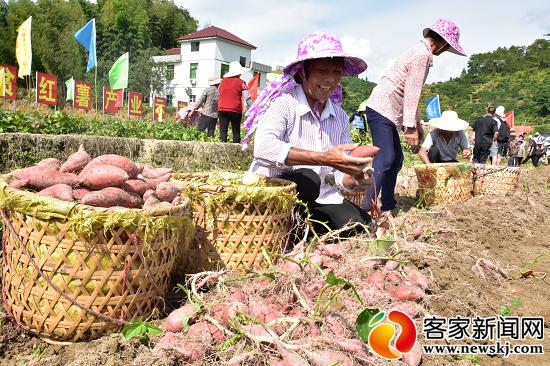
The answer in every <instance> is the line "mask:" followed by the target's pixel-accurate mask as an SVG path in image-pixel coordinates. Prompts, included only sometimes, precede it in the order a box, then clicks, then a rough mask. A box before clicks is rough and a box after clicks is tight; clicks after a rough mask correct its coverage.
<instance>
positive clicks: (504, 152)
mask: <svg viewBox="0 0 550 366" xmlns="http://www.w3.org/2000/svg"><path fill="white" fill-rule="evenodd" d="M498 154H499V155H500V156H502V157H505V156H508V142H500V141H499V142H498Z"/></svg>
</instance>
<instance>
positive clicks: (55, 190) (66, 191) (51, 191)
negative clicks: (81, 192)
mask: <svg viewBox="0 0 550 366" xmlns="http://www.w3.org/2000/svg"><path fill="white" fill-rule="evenodd" d="M38 194H39V195H41V196H46V197H53V198H57V199H59V200H62V201H69V202H70V201H72V200H73V189H72V187H71V186H69V185H66V184H54V185H53V186H51V187H48V188H45V189H43V190H41V191H40V192H38Z"/></svg>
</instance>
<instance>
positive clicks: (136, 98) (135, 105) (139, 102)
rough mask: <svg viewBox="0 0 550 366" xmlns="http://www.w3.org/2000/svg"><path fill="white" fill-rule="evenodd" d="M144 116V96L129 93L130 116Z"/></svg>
mask: <svg viewBox="0 0 550 366" xmlns="http://www.w3.org/2000/svg"><path fill="white" fill-rule="evenodd" d="M142 114H143V95H142V94H141V93H138V92H128V115H129V116H139V117H141V115H142Z"/></svg>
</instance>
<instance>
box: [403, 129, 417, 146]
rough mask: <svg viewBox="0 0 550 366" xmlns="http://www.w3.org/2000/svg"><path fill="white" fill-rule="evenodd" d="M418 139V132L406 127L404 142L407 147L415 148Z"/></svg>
mask: <svg viewBox="0 0 550 366" xmlns="http://www.w3.org/2000/svg"><path fill="white" fill-rule="evenodd" d="M419 138H420V136H419V130H418V129H417V128H416V127H407V128H406V129H405V142H406V143H407V144H408V145H410V146H417V145H418V140H419Z"/></svg>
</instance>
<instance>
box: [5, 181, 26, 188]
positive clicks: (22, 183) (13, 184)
mask: <svg viewBox="0 0 550 366" xmlns="http://www.w3.org/2000/svg"><path fill="white" fill-rule="evenodd" d="M27 184H29V180H28V179H14V180H12V181H11V182H10V184H9V186H10V187H11V188H15V189H21V188H25V187H26V186H27Z"/></svg>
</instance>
